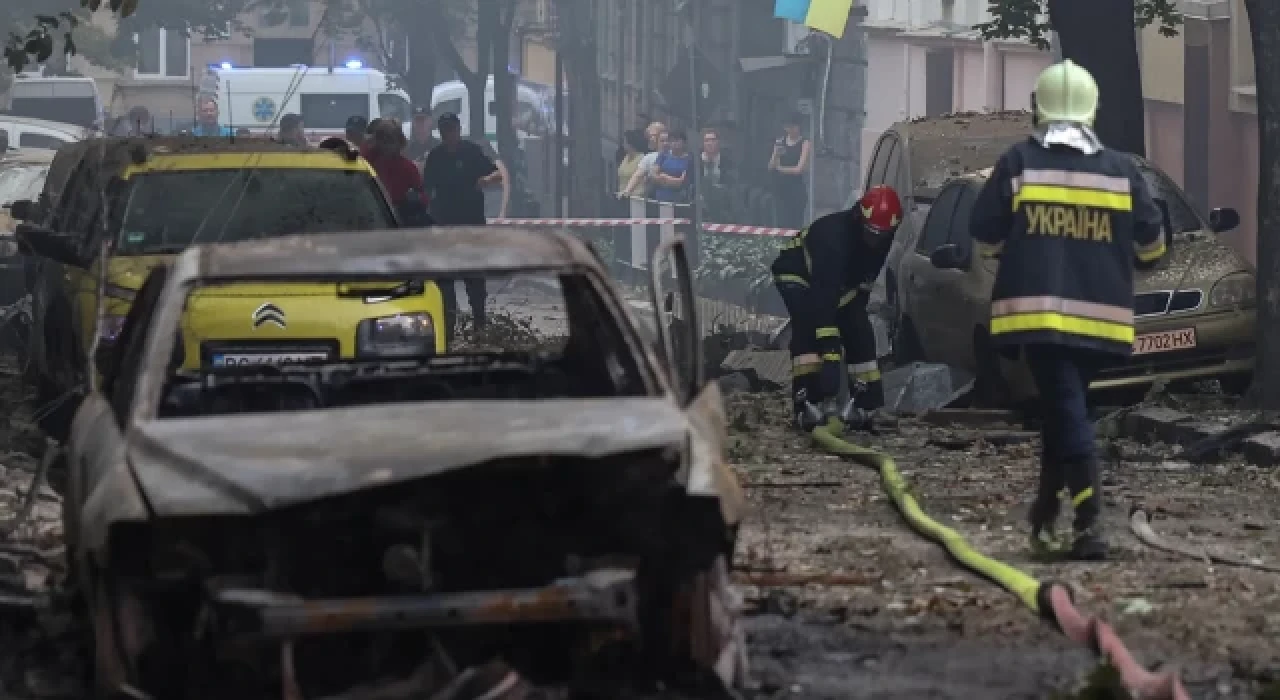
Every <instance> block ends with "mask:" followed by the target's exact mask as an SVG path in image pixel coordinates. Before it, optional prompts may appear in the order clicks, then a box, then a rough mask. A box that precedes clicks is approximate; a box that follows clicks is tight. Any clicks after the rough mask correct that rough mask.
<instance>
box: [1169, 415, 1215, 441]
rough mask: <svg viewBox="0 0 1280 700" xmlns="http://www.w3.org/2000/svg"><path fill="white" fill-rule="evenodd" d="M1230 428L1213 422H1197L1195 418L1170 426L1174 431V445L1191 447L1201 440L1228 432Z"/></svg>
mask: <svg viewBox="0 0 1280 700" xmlns="http://www.w3.org/2000/svg"><path fill="white" fill-rule="evenodd" d="M1228 427H1229V426H1226V425H1223V424H1222V423H1214V422H1212V421H1201V420H1195V419H1194V418H1192V419H1190V420H1187V421H1182V422H1178V423H1174V424H1172V425H1171V426H1170V429H1171V430H1172V431H1173V440H1171V441H1170V442H1172V443H1173V444H1177V445H1190V444H1192V443H1196V442H1199V441H1201V440H1204V439H1207V438H1211V437H1215V436H1217V435H1221V434H1222V433H1225V432H1226V431H1227V429H1228Z"/></svg>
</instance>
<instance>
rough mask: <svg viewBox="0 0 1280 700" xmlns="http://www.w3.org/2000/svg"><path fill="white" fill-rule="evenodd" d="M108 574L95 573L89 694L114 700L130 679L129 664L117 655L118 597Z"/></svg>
mask: <svg viewBox="0 0 1280 700" xmlns="http://www.w3.org/2000/svg"><path fill="white" fill-rule="evenodd" d="M109 576H110V574H108V573H106V572H99V575H97V576H94V577H93V578H94V584H93V591H92V593H91V594H90V595H92V599H93V604H92V605H91V606H90V608H89V623H90V630H91V632H90V633H91V635H92V636H91V639H92V645H93V648H92V663H93V679H92V684H93V687H92V690H93V694H92V696H91V697H93V698H94V700H115V699H116V698H119V697H120V693H119V691H118V690H117V688H118V687H119V686H120V684H122V683H130V682H131V681H132V679H131V678H130V676H131V674H130V672H129V670H128V666H127V664H126V663H125V661H124V659H122V658H121V656H120V646H121V642H122V639H123V637H122V634H121V629H120V623H119V617H118V614H117V609H116V606H117V600H116V599H115V596H114V591H113V590H112V586H111V585H110V582H109Z"/></svg>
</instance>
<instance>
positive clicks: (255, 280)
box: [127, 251, 671, 429]
mask: <svg viewBox="0 0 1280 700" xmlns="http://www.w3.org/2000/svg"><path fill="white" fill-rule="evenodd" d="M197 255H198V254H197V253H196V251H188V252H187V253H184V254H183V255H182V256H181V257H179V258H178V259H177V261H176V262H175V263H174V264H173V265H172V267H171V268H169V269H170V270H171V271H170V273H169V274H168V279H166V280H165V283H164V284H165V286H164V289H163V290H162V291H161V292H160V298H159V299H158V300H157V302H156V305H155V308H154V309H153V310H152V313H151V320H150V322H149V323H148V324H147V325H148V327H147V329H146V334H147V335H146V338H144V339H143V345H142V353H143V362H142V365H141V369H140V370H139V372H138V374H137V389H136V392H137V393H136V394H135V396H136V398H135V400H134V401H133V403H132V406H131V407H130V411H129V413H130V414H129V416H127V420H128V426H138V425H143V424H148V423H153V422H157V421H158V422H165V421H167V420H208V421H215V420H218V419H219V418H221V417H222V416H218V415H209V416H202V417H196V418H181V419H165V418H161V417H160V404H161V401H162V399H163V396H164V392H165V390H166V386H167V384H168V382H169V379H170V377H171V376H172V370H171V368H170V366H169V363H168V362H158V361H155V360H154V359H153V358H160V357H165V358H167V357H172V356H173V352H174V350H175V349H176V348H177V346H178V338H179V336H180V334H181V332H182V323H183V319H184V318H185V317H186V313H187V305H188V302H189V300H190V299H191V297H192V296H193V295H194V294H196V293H197V292H198V291H199V290H201V289H203V288H209V287H214V286H221V285H240V284H300V283H315V282H320V283H325V284H342V283H357V284H369V283H376V282H403V281H404V279H406V278H415V277H422V278H433V277H436V274H435V273H431V272H429V271H426V270H412V269H409V270H398V271H396V272H389V273H386V274H375V275H371V274H368V273H345V272H341V271H335V272H331V273H323V274H302V275H297V274H280V275H245V276H233V277H227V276H220V275H212V276H207V277H201V276H200V273H199V271H198V268H199V265H200V264H199V260H200V259H199V257H197ZM538 274H555V275H556V276H558V277H563V276H570V277H580V278H581V279H582V281H583V282H584V284H585V286H586V288H588V289H589V290H590V291H591V297H592V298H591V300H590V303H591V304H592V305H596V306H597V307H598V308H597V313H598V314H599V319H600V320H601V321H602V322H603V323H605V324H607V325H608V326H609V327H608V328H607V329H606V331H605V332H608V333H611V334H613V335H614V337H615V338H616V339H617V340H618V341H619V342H620V344H621V347H620V348H619V351H623V352H627V353H629V355H630V357H631V358H632V360H633V361H634V363H635V369H636V371H637V376H636V377H635V378H636V379H638V380H639V381H640V383H641V384H642V385H643V394H642V396H643V397H645V398H650V399H652V398H658V397H662V396H666V395H669V393H670V391H671V389H670V384H669V382H668V381H667V379H666V377H665V373H664V372H663V370H662V368H661V360H660V359H659V358H658V357H657V356H656V355H655V354H654V350H653V347H652V346H651V344H650V343H649V342H648V340H647V338H646V337H645V335H644V332H643V331H642V330H641V329H640V327H639V326H638V324H637V323H636V322H635V320H634V318H633V317H632V315H631V313H630V312H629V311H628V310H627V308H626V303H625V301H624V300H623V299H622V297H621V296H620V295H619V294H618V293H617V290H616V289H614V288H613V286H612V284H611V282H610V281H609V278H608V277H607V275H606V274H605V273H604V272H603V271H601V270H598V269H596V268H593V267H590V266H582V265H577V264H574V265H564V266H559V265H556V266H546V265H529V266H527V267H524V266H518V267H510V268H505V267H504V268H500V269H497V268H495V269H492V270H487V271H485V272H478V271H471V272H464V273H461V275H462V277H465V276H467V275H471V276H477V275H483V276H486V277H488V276H491V275H494V276H508V277H512V276H523V275H538ZM633 398H638V397H633ZM127 429H128V428H127Z"/></svg>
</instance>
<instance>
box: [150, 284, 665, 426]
mask: <svg viewBox="0 0 1280 700" xmlns="http://www.w3.org/2000/svg"><path fill="white" fill-rule="evenodd" d="M451 287H453V289H451ZM451 296H452V299H450V297H451ZM479 304H485V305H486V311H485V316H486V319H485V322H484V323H483V324H479V325H478V324H476V323H475V319H474V317H473V315H472V314H473V313H474V312H475V311H477V310H478V305H479ZM468 311H471V313H468ZM181 343H182V345H183V348H184V349H183V350H182V351H181V354H182V356H183V362H182V363H181V364H182V366H183V367H184V369H183V370H180V371H178V372H177V373H176V375H175V378H174V380H173V382H172V386H171V388H170V390H169V392H168V395H167V409H166V413H167V414H168V415H175V416H178V415H180V416H191V415H208V414H224V413H239V412H274V411H292V410H313V409H323V408H337V407H351V406H361V405H369V404H383V403H405V402H409V403H413V402H428V401H453V400H487V399H493V400H526V399H546V398H604V397H614V396H639V395H643V394H644V393H645V392H646V386H645V384H644V382H643V380H642V378H641V375H640V368H639V366H638V365H637V364H636V361H635V358H634V356H633V355H632V354H631V352H630V351H629V349H628V348H629V346H628V343H627V341H626V338H625V335H624V334H623V332H622V329H621V328H620V327H619V326H618V324H617V323H616V319H615V318H614V317H613V316H612V315H610V313H609V312H608V311H607V308H606V307H605V306H604V305H603V301H602V298H601V297H600V295H599V294H598V292H597V289H596V287H595V286H594V285H592V284H591V282H590V280H589V279H588V278H587V277H586V276H583V275H577V274H565V273H562V272H555V271H548V272H545V273H544V272H537V273H534V272H531V273H522V274H518V275H508V274H504V275H485V276H471V277H469V278H467V277H466V276H463V277H461V278H459V279H456V280H453V281H446V280H421V279H416V280H415V279H409V280H394V281H381V282H345V281H320V280H315V281H288V282H281V281H271V282H253V283H246V282H236V283H227V284H215V285H209V286H205V287H201V288H198V289H196V290H194V291H193V292H192V293H191V295H190V297H189V299H188V302H187V319H186V320H185V321H184V324H183V329H182V340H181Z"/></svg>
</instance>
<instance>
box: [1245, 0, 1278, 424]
mask: <svg viewBox="0 0 1280 700" xmlns="http://www.w3.org/2000/svg"><path fill="white" fill-rule="evenodd" d="M1244 6H1245V11H1246V13H1247V15H1248V17H1249V34H1250V38H1251V40H1252V42H1253V62H1254V82H1255V84H1256V85H1257V88H1258V145H1259V155H1258V163H1259V168H1258V229H1257V231H1258V233H1257V235H1258V240H1257V260H1258V269H1257V284H1258V291H1257V297H1258V320H1257V324H1258V325H1257V331H1256V332H1257V344H1256V347H1257V351H1256V358H1257V359H1256V362H1257V365H1256V369H1255V370H1254V380H1253V387H1252V389H1251V391H1250V396H1249V398H1250V399H1251V400H1252V402H1253V403H1255V404H1256V405H1257V406H1258V407H1259V408H1263V409H1267V410H1277V409H1280V235H1277V231H1280V207H1277V206H1276V203H1277V202H1278V201H1280V63H1278V62H1280V3H1277V2H1275V0H1244Z"/></svg>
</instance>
